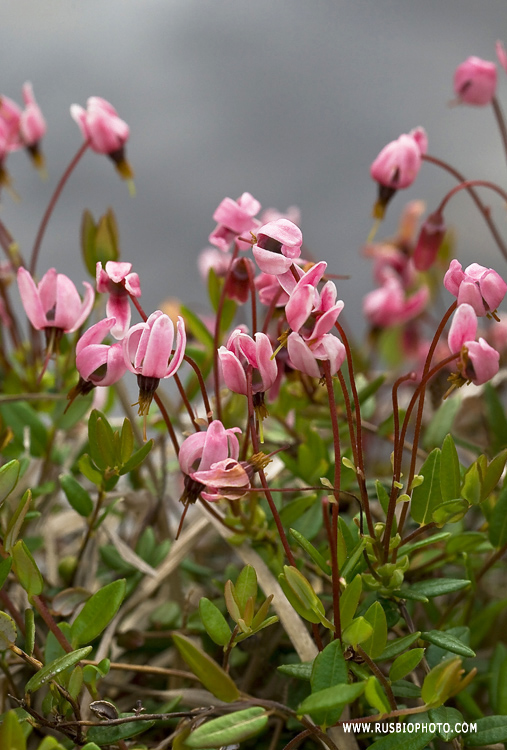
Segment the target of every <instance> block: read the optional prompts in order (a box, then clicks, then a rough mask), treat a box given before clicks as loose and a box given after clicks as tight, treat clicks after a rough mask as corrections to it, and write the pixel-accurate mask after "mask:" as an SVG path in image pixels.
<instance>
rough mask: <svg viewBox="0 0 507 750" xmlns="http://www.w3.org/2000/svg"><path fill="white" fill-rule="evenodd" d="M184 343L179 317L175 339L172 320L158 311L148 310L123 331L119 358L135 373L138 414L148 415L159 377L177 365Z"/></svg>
mask: <svg viewBox="0 0 507 750" xmlns="http://www.w3.org/2000/svg"><path fill="white" fill-rule="evenodd" d="M186 343H187V337H186V333H185V324H184V322H183V318H181V317H178V323H177V335H176V341H175V335H174V325H173V322H172V320H171V319H170V318H169V316H168V315H165V314H164V313H163V312H162V311H161V310H156V311H155V312H154V313H152V314H151V315H150V317H149V318H148V320H147V321H146V322H145V323H137V325H135V326H132V328H130V330H129V331H128V333H127V334H126V336H125V338H124V339H123V357H124V360H125V364H126V366H127V368H128V369H129V370H130V371H131V372H133V373H135V374H136V375H137V383H138V385H139V412H138V413H139V416H146V415H147V414H148V411H149V409H150V404H151V401H152V399H153V395H154V393H155V391H156V390H157V388H158V384H159V382H160V380H161V379H162V378H170V377H171V375H174V374H175V372H176V371H177V369H178V367H179V366H180V365H181V362H182V360H183V357H184V355H185V346H186ZM173 344H175V347H174V352H173Z"/></svg>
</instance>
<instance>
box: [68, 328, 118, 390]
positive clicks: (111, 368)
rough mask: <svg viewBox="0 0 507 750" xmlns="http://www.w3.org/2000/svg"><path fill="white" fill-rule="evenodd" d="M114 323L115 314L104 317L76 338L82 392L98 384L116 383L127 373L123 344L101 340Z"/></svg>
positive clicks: (77, 362)
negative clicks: (113, 316) (111, 316)
mask: <svg viewBox="0 0 507 750" xmlns="http://www.w3.org/2000/svg"><path fill="white" fill-rule="evenodd" d="M114 325H115V319H114V318H105V319H104V320H101V321H100V322H99V323H95V325H93V326H91V328H89V329H88V330H87V331H85V333H84V334H83V335H82V336H81V338H80V339H79V341H78V342H77V344H76V367H77V370H78V372H79V375H80V376H81V380H82V381H84V382H83V384H82V385H81V388H80V389H79V393H88V391H90V390H91V389H92V387H93V386H96V385H100V386H106V385H113V383H117V382H118V380H120V379H121V378H122V377H123V375H124V374H125V371H126V369H127V366H126V364H125V360H124V359H123V347H122V345H121V344H112V345H110V344H103V343H102V342H103V340H104V339H105V338H106V336H107V335H108V333H110V332H111V329H112V328H113V327H114ZM85 382H86V384H87V385H88V387H86V386H85V384H84V383H85ZM76 387H77V388H79V384H78V386H76Z"/></svg>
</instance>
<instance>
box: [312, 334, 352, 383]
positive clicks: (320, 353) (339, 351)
mask: <svg viewBox="0 0 507 750" xmlns="http://www.w3.org/2000/svg"><path fill="white" fill-rule="evenodd" d="M312 352H313V355H314V356H315V357H316V358H317V359H326V360H328V361H329V365H330V369H331V375H335V374H336V373H337V372H338V370H339V369H340V367H341V366H342V364H343V363H344V361H345V358H346V356H347V351H346V349H345V346H344V345H343V343H342V342H341V341H340V339H339V338H337V337H336V336H333V334H331V333H326V335H325V336H323V337H322V338H321V339H320V341H319V342H318V344H316V345H315V346H313V347H312Z"/></svg>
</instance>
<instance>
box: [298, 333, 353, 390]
mask: <svg viewBox="0 0 507 750" xmlns="http://www.w3.org/2000/svg"><path fill="white" fill-rule="evenodd" d="M287 352H288V354H289V362H290V364H291V365H292V367H293V368H294V369H295V370H299V371H300V372H304V373H305V374H306V375H309V376H310V377H312V378H320V377H321V376H322V370H321V367H320V365H319V362H322V361H328V362H329V366H330V373H331V375H335V374H336V373H337V372H338V370H339V369H340V367H341V366H342V364H343V363H344V361H345V358H346V356H347V352H346V349H345V346H344V345H343V343H342V342H341V341H340V339H339V338H337V336H334V335H333V334H332V333H325V334H324V335H323V336H321V337H320V338H318V339H314V340H313V341H312V340H310V341H306V340H305V339H304V338H303V337H302V336H300V335H299V333H296V332H295V331H293V332H292V333H291V334H289V337H288V338H287Z"/></svg>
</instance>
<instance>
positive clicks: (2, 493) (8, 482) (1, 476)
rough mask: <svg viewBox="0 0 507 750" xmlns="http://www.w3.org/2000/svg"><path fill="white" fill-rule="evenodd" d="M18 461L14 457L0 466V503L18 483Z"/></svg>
mask: <svg viewBox="0 0 507 750" xmlns="http://www.w3.org/2000/svg"><path fill="white" fill-rule="evenodd" d="M19 469H20V463H19V461H17V460H16V459H14V460H13V461H9V462H8V463H6V464H4V465H3V466H2V467H1V468H0V505H1V504H2V503H3V502H4V500H5V499H6V498H7V497H9V495H10V494H11V492H12V490H13V489H14V487H15V486H16V485H17V483H18V479H19Z"/></svg>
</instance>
